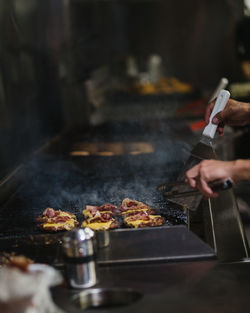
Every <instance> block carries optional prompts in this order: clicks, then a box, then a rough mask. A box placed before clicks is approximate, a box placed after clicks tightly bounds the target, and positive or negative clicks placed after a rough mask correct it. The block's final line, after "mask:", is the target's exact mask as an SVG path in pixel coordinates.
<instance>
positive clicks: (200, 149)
mask: <svg viewBox="0 0 250 313" xmlns="http://www.w3.org/2000/svg"><path fill="white" fill-rule="evenodd" d="M229 97H230V92H229V91H227V90H224V89H222V90H221V91H220V93H219V95H218V97H217V99H216V102H215V105H214V108H213V111H212V113H211V115H210V119H209V124H208V125H207V126H206V127H205V128H204V130H203V133H202V137H201V139H200V141H199V143H198V144H197V145H196V146H195V147H194V148H193V150H192V151H191V155H192V156H195V157H198V158H200V159H207V158H209V157H208V156H210V155H211V156H213V153H212V152H211V145H212V140H213V138H214V136H215V133H216V129H217V127H218V125H215V124H213V123H212V120H213V117H214V116H215V115H216V114H217V113H219V112H221V111H222V110H224V108H225V106H226V104H227V102H228V99H229Z"/></svg>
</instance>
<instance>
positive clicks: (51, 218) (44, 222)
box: [37, 208, 79, 232]
mask: <svg viewBox="0 0 250 313" xmlns="http://www.w3.org/2000/svg"><path fill="white" fill-rule="evenodd" d="M37 221H38V222H39V223H40V224H39V225H38V226H39V227H40V228H41V229H42V230H45V231H51V232H56V231H60V230H71V229H73V228H75V227H76V226H77V225H78V224H79V223H78V221H77V219H76V216H75V215H74V214H73V213H70V212H66V211H61V210H54V209H52V208H47V209H45V210H44V212H43V213H42V215H41V216H39V217H38V218H37Z"/></svg>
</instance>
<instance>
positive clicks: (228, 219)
mask: <svg viewBox="0 0 250 313" xmlns="http://www.w3.org/2000/svg"><path fill="white" fill-rule="evenodd" d="M204 146H205V145H204V144H202V143H200V142H199V143H198V144H197V145H196V146H195V147H194V148H193V150H192V151H191V155H190V157H189V159H188V160H187V162H186V163H185V165H184V168H183V170H182V172H181V173H180V175H179V177H178V180H184V177H185V172H186V171H187V170H188V169H189V168H190V167H192V166H194V165H195V163H199V162H201V161H202V160H203V159H217V155H216V152H215V150H214V148H213V146H212V145H211V146H209V145H208V146H206V147H205V149H204V150H203V148H204ZM200 148H201V149H200ZM204 203H206V205H204V204H203V205H204V209H206V210H208V211H209V215H210V219H211V223H210V224H211V229H210V231H211V233H212V236H211V237H212V238H213V243H212V245H213V247H214V249H215V252H216V254H217V259H218V261H221V262H232V261H241V260H244V259H246V258H248V257H249V255H250V249H249V245H248V241H247V238H246V235H245V230H244V227H243V224H242V221H241V216H240V213H239V209H238V206H237V202H236V199H235V196H234V193H233V189H230V190H225V191H222V192H220V194H219V197H218V198H211V199H209V200H208V201H204ZM205 207H206V208H205ZM204 222H205V221H204Z"/></svg>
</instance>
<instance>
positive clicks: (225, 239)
mask: <svg viewBox="0 0 250 313" xmlns="http://www.w3.org/2000/svg"><path fill="white" fill-rule="evenodd" d="M205 203H206V204H205ZM203 206H204V209H206V210H209V212H210V218H211V225H212V229H211V231H212V232H213V241H214V243H213V246H214V247H215V250H216V254H217V259H218V261H220V262H234V261H242V260H244V259H246V258H248V257H249V255H250V250H249V245H248V241H247V238H246V235H245V230H244V227H243V224H242V220H241V217H240V213H239V209H238V205H237V202H236V199H235V196H234V193H233V190H225V191H223V192H220V195H219V197H218V198H213V199H209V200H208V201H206V202H204V204H203Z"/></svg>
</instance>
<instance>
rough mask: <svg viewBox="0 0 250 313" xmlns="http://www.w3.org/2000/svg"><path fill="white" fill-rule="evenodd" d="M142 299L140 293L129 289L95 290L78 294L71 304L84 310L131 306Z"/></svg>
mask: <svg viewBox="0 0 250 313" xmlns="http://www.w3.org/2000/svg"><path fill="white" fill-rule="evenodd" d="M140 298H142V294H141V293H140V292H138V291H135V290H133V289H129V288H95V289H88V290H84V291H82V292H80V293H78V294H76V295H75V296H73V297H72V299H71V302H72V305H73V306H75V307H77V308H80V309H82V310H84V309H90V308H102V307H105V308H109V307H118V306H124V305H129V304H131V303H133V302H136V301H138V300H139V299H140Z"/></svg>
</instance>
